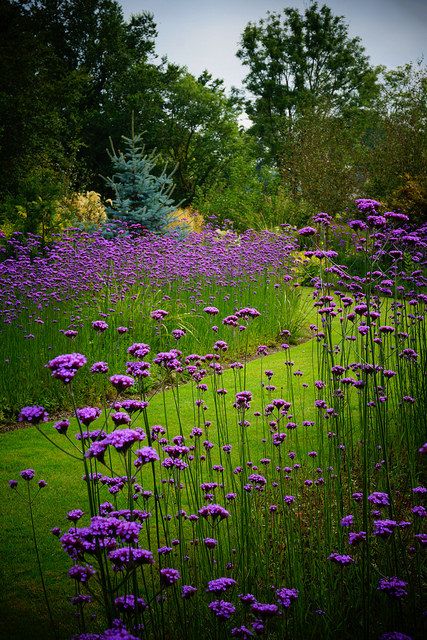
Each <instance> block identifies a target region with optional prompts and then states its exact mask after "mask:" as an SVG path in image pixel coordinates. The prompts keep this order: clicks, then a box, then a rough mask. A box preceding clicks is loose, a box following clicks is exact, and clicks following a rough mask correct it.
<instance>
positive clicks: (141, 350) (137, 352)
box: [128, 342, 150, 358]
mask: <svg viewBox="0 0 427 640" xmlns="http://www.w3.org/2000/svg"><path fill="white" fill-rule="evenodd" d="M128 353H130V354H131V355H132V356H134V357H135V358H144V357H145V356H146V355H147V354H148V353H150V347H149V345H148V344H145V343H144V342H135V343H134V344H132V345H131V346H130V347H129V348H128Z"/></svg>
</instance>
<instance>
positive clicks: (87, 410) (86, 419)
mask: <svg viewBox="0 0 427 640" xmlns="http://www.w3.org/2000/svg"><path fill="white" fill-rule="evenodd" d="M100 415H101V409H99V408H98V407H83V408H81V409H76V416H77V418H78V419H79V421H80V422H81V423H82V424H84V425H85V426H86V427H88V426H89V425H90V424H91V422H93V421H94V420H96V419H97V418H99V416H100Z"/></svg>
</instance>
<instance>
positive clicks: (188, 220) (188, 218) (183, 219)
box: [169, 207, 205, 233]
mask: <svg viewBox="0 0 427 640" xmlns="http://www.w3.org/2000/svg"><path fill="white" fill-rule="evenodd" d="M173 218H174V220H173V222H171V223H170V225H169V227H170V228H174V227H180V226H186V227H188V228H189V229H190V230H191V231H195V232H196V233H200V232H201V231H202V230H203V226H204V224H205V221H204V219H203V216H202V214H201V213H200V212H199V211H195V210H194V209H192V208H191V207H186V208H184V209H177V210H176V211H174V213H173Z"/></svg>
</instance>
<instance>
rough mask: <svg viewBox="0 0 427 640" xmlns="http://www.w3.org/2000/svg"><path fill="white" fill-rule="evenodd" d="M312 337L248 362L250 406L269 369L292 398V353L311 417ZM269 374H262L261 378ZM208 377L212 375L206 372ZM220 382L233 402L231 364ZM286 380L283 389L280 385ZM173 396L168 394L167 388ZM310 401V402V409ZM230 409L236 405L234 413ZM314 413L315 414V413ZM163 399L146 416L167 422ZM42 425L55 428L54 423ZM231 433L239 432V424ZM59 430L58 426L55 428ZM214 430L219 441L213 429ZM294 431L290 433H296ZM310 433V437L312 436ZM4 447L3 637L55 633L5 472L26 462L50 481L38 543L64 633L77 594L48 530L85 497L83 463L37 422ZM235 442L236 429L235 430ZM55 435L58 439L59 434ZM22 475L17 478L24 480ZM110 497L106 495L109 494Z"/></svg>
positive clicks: (298, 404) (40, 506)
mask: <svg viewBox="0 0 427 640" xmlns="http://www.w3.org/2000/svg"><path fill="white" fill-rule="evenodd" d="M315 357H316V352H315V343H314V342H313V341H310V342H306V343H304V344H302V345H299V346H297V347H293V348H292V349H291V354H290V355H289V352H286V354H285V353H284V352H283V351H281V352H277V353H274V354H272V355H270V356H267V357H265V358H263V359H262V361H261V360H259V359H258V360H253V361H252V362H250V363H248V365H247V379H246V385H245V387H243V385H242V386H239V389H238V390H242V389H243V388H246V389H249V390H251V391H253V393H254V400H253V403H252V409H253V410H254V411H256V410H257V409H258V408H259V407H260V399H261V391H260V375H261V371H263V370H265V369H272V370H273V371H275V375H274V377H273V380H272V382H273V383H275V384H276V386H277V391H276V392H274V395H273V397H285V398H287V399H290V398H289V390H288V391H287V390H286V377H285V376H286V367H284V366H283V362H284V361H285V360H286V359H289V358H292V360H294V361H295V367H294V370H296V369H297V368H298V369H301V370H302V371H303V372H304V376H303V377H302V378H298V379H297V381H296V387H295V388H296V389H298V388H301V384H302V383H303V382H307V383H310V386H309V388H308V389H302V388H301V395H300V396H299V397H296V398H295V399H294V408H295V417H297V418H298V417H299V418H300V419H301V417H302V414H303V413H304V417H305V418H308V417H310V413H312V409H311V407H312V406H313V399H314V391H313V385H312V381H313V376H314V375H315V373H314V372H315V367H314V366H313V358H314V359H315ZM264 380H265V378H264ZM242 382H243V381H242ZM208 383H210V380H208ZM220 384H221V386H224V387H225V388H227V389H228V390H229V395H228V397H227V398H228V403H229V405H230V406H231V402H232V397H234V394H233V391H234V378H233V372H232V371H231V370H228V371H226V372H225V373H224V374H223V376H222V381H221V383H220ZM282 386H283V387H285V388H284V389H283V390H282V389H281V387H282ZM168 396H169V397H168V402H170V401H171V398H170V392H168ZM210 400H211V396H210V393H209V392H208V393H207V395H206V402H207V404H208V406H210V405H211V404H212V402H210ZM193 406H194V405H193V400H192V396H191V389H190V386H189V385H186V386H183V387H181V388H180V409H181V419H182V424H183V431H184V433H185V434H187V433H189V432H190V430H191V428H192V427H193V426H194V424H195V422H194V416H193ZM307 408H310V409H309V411H307ZM213 413H214V412H213V407H212V408H211V410H208V411H207V412H206V419H211V420H212V421H214V415H212V414H213ZM229 415H230V416H231V415H232V414H231V413H230V414H229ZM311 417H312V416H311ZM168 419H169V435H171V436H173V435H175V434H176V433H178V425H177V421H176V417H175V415H174V413H172V415H169V418H168ZM164 423H165V421H164V412H163V402H162V398H161V396H156V397H154V398H153V399H152V400H151V402H150V407H149V424H150V425H153V424H164ZM43 428H44V429H45V430H46V431H47V432H49V433H51V431H52V429H51V427H50V426H49V425H44V426H43ZM231 429H232V433H234V434H235V429H234V431H233V427H232V428H231ZM251 429H252V433H251V447H252V446H253V448H252V449H251V455H252V458H253V460H255V461H258V460H259V458H260V457H261V456H262V444H261V434H260V433H257V428H256V427H252V428H251ZM55 435H56V434H55ZM210 437H211V439H212V440H213V441H215V442H216V438H215V434H213V433H211V434H210ZM292 437H295V436H294V433H292V436H291V437H290V438H289V440H292ZM315 437H316V436H315V435H314V432H311V435H308V434H304V436H303V437H302V439H301V434H300V435H299V438H300V442H299V446H300V447H302V449H303V450H304V451H308V450H309V449H310V448H312V447H313V446H315V445H316V442H313V438H314V439H315ZM307 438H308V439H307ZM0 439H1V447H2V460H3V464H2V471H1V479H0V487H1V491H2V492H4V494H5V495H4V497H3V500H2V502H3V505H4V509H5V511H4V515H3V525H2V528H3V535H2V538H1V543H0V544H1V556H2V558H4V559H5V560H6V562H5V563H4V564H5V566H4V568H3V576H4V577H3V580H4V583H3V584H4V587H3V589H2V612H1V617H0V620H1V626H0V630H1V627H3V631H4V633H5V637H8V638H10V640H14V639H16V640H17V639H18V638H23V637H27V634H28V630H29V628H30V624H31V630H32V637H33V638H48V637H50V635H49V631H48V628H47V627H44V626H43V624H44V623H43V620H44V619H45V608H44V601H43V596H42V592H41V588H40V585H39V580H38V574H37V568H36V562H35V557H34V552H33V546H32V540H31V529H30V524H29V516H28V513H27V511H26V509H24V508H23V506H22V501H20V500H18V498H17V496H16V495H15V494H14V492H12V491H10V490H8V489H7V480H8V479H9V478H17V476H18V472H19V470H21V469H24V468H27V467H31V468H34V469H35V470H36V472H37V478H45V479H46V480H47V482H48V483H49V486H48V488H47V489H45V490H44V493H43V494H41V495H40V496H39V500H38V501H37V518H36V521H37V528H38V531H39V538H40V548H41V556H42V562H43V566H44V570H45V572H46V578H47V584H48V589H49V592H50V594H51V595H52V601H53V609H54V617H55V619H56V620H58V622H59V621H60V622H59V624H60V626H61V629H62V633H64V632H65V633H67V632H68V631H69V624H67V621H68V622H69V621H70V618H71V613H72V611H71V605H69V604H68V602H67V601H66V598H67V597H68V596H69V595H72V593H71V589H72V585H71V584H70V583H68V582H67V580H66V579H64V572H65V571H66V570H67V568H68V566H69V563H68V560H67V557H66V556H65V554H64V553H63V552H62V551H61V550H60V548H59V544H58V542H57V540H56V539H54V538H53V537H52V536H50V535H49V533H48V532H49V530H50V528H51V527H53V526H61V527H64V528H65V527H66V526H67V525H66V522H65V514H66V512H67V511H68V510H69V509H71V508H77V507H82V506H84V504H85V488H84V485H83V483H82V482H79V479H80V477H81V473H82V471H81V465H80V463H79V462H78V461H77V460H73V459H72V458H69V457H67V456H65V455H64V454H63V453H61V452H60V451H58V450H57V449H55V448H54V447H53V446H52V445H51V444H49V443H48V442H47V441H46V440H45V439H44V438H43V437H42V436H41V435H40V434H39V433H38V432H37V431H36V430H35V429H33V428H29V429H22V430H17V431H13V432H10V433H6V434H3V435H1V436H0ZM230 439H232V440H233V442H235V441H236V439H235V437H234V438H230ZM57 441H58V442H61V440H60V439H59V440H58V438H57ZM295 445H296V443H295V440H294V441H293V442H289V445H288V448H295ZM22 485H23V483H22V482H21V483H20V486H21V487H22ZM105 499H108V494H106V496H105Z"/></svg>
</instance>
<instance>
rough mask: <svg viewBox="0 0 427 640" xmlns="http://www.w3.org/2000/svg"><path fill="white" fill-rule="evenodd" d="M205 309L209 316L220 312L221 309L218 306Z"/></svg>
mask: <svg viewBox="0 0 427 640" xmlns="http://www.w3.org/2000/svg"><path fill="white" fill-rule="evenodd" d="M203 311H204V312H205V313H207V314H208V315H209V316H216V315H217V314H218V313H219V309H217V308H216V307H205V308H204V309H203Z"/></svg>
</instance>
